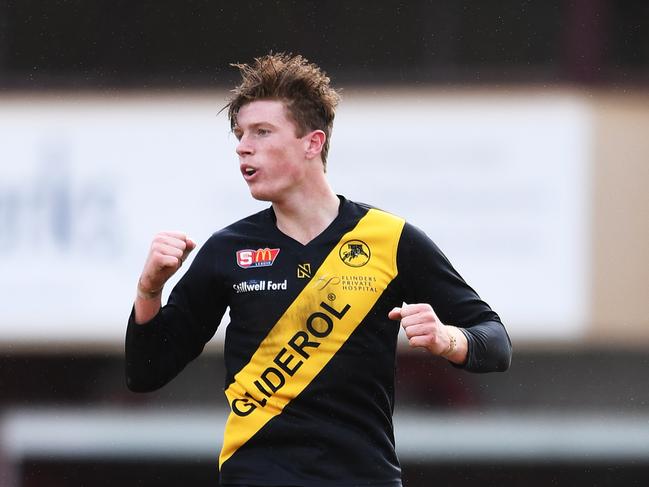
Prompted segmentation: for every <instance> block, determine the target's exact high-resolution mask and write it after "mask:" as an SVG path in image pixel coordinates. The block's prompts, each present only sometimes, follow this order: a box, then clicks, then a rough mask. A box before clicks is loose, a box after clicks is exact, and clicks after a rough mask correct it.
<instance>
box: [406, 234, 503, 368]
mask: <svg viewBox="0 0 649 487" xmlns="http://www.w3.org/2000/svg"><path fill="white" fill-rule="evenodd" d="M397 266H398V269H399V281H400V283H401V287H402V289H403V296H404V301H405V302H406V303H428V304H430V305H431V306H432V307H433V310H434V311H435V313H436V314H437V316H438V317H439V319H440V320H441V321H442V323H444V324H447V325H453V326H457V327H459V328H461V329H462V332H463V333H464V334H465V335H466V338H467V341H468V343H469V352H468V357H467V361H466V363H465V364H464V365H463V366H462V367H463V368H465V369H466V370H469V371H471V372H493V371H504V370H506V369H507V368H509V364H510V362H511V355H512V347H511V341H510V339H509V336H508V335H507V331H506V330H505V327H504V326H503V324H502V322H501V320H500V317H499V316H498V315H497V314H496V313H495V312H494V311H493V310H492V309H491V308H490V307H489V305H488V304H487V303H485V302H484V301H483V300H482V299H480V297H479V296H478V294H477V293H476V292H475V291H474V290H473V289H472V288H471V287H470V286H469V285H468V284H467V283H466V282H464V279H462V277H461V276H460V275H459V274H458V273H457V271H456V270H455V269H454V268H453V266H452V265H451V263H450V262H449V261H448V259H447V258H446V256H445V255H444V254H443V253H442V251H441V250H440V249H439V248H438V247H437V245H435V243H434V242H433V241H432V240H431V239H430V238H428V236H427V235H426V234H425V233H424V232H422V231H421V230H419V229H418V228H416V227H414V226H412V225H410V224H406V226H405V227H404V229H403V233H402V235H401V240H400V241H399V249H398V251H397Z"/></svg>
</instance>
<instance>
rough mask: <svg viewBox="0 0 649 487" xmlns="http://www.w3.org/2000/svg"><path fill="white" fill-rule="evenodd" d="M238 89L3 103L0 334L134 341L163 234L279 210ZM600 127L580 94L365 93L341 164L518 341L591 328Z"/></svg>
mask: <svg viewBox="0 0 649 487" xmlns="http://www.w3.org/2000/svg"><path fill="white" fill-rule="evenodd" d="M223 99H224V96H223V95H221V94H218V95H215V96H214V97H182V98H169V97H159V98H147V99H144V98H136V97H129V98H126V99H121V100H120V99H107V98H88V99H53V98H52V99H50V98H32V99H27V98H26V99H24V100H22V101H21V100H12V99H9V98H6V99H4V100H3V99H0V271H1V272H0V344H3V345H4V346H7V345H11V344H16V343H28V344H29V343H32V344H38V345H41V344H43V345H48V344H49V345H52V346H58V345H60V344H66V343H72V344H74V343H89V342H90V343H93V342H96V343H109V344H117V343H121V341H122V339H123V336H124V327H125V323H126V319H127V317H128V314H129V311H130V306H131V302H132V298H133V294H134V287H135V283H136V281H137V276H138V274H139V271H140V269H141V267H142V264H143V263H144V258H145V256H146V253H147V250H148V246H149V242H150V239H151V237H152V236H153V234H155V233H156V232H157V231H160V230H182V231H185V232H187V233H189V234H190V235H191V236H192V237H193V238H194V239H195V240H197V241H198V242H199V243H203V242H204V241H205V240H206V239H207V238H208V237H209V235H210V234H211V233H212V232H214V231H216V230H218V229H219V228H221V227H223V226H225V225H227V224H228V223H230V222H232V221H235V220H237V219H239V218H242V217H244V216H246V215H248V214H250V213H252V212H255V211H258V210H259V209H261V208H263V207H265V206H266V204H265V203H260V202H256V201H253V200H252V199H251V198H250V196H249V194H248V191H247V188H246V186H245V183H244V182H243V181H242V180H241V177H240V174H239V171H238V162H237V158H236V154H235V153H234V148H235V143H236V139H234V137H233V136H231V135H230V134H229V132H228V123H227V120H226V119H225V115H224V114H221V115H218V116H217V112H218V110H219V109H220V107H221V105H222V104H223V103H224V102H223V101H222V100H223ZM590 136H591V133H590V116H589V113H588V111H587V109H586V108H585V106H583V105H582V104H581V103H580V102H579V101H578V100H576V99H574V98H570V97H563V96H557V95H555V96H550V95H547V96H539V97H536V98H529V99H522V98H521V99H517V98H509V97H503V96H500V97H498V96H487V95H485V96H483V97H479V96H477V95H470V96H464V97H463V96H461V95H453V96H452V97H440V96H433V95H426V96H423V95H422V96H414V95H412V94H408V95H403V96H397V95H392V96H389V97H388V96H372V97H370V96H360V95H358V96H355V97H354V96H351V95H350V96H349V97H347V98H346V99H345V100H344V101H343V103H342V106H341V108H340V111H339V113H338V115H337V120H336V127H335V130H334V134H333V139H332V148H331V154H330V157H329V166H328V167H329V170H328V173H329V177H330V179H331V181H332V184H333V186H334V189H335V190H336V191H337V192H339V193H342V194H345V195H346V196H347V197H349V198H350V199H354V200H358V201H366V202H368V203H371V204H373V205H376V206H378V207H381V208H383V209H386V210H389V211H392V212H394V213H397V214H399V215H402V216H404V217H405V218H407V219H408V220H409V221H411V222H412V223H414V224H415V225H417V226H419V227H421V228H422V229H424V230H425V231H426V232H427V233H428V234H429V235H430V236H431V238H433V240H435V241H436V243H437V244H438V245H439V246H440V247H441V248H442V250H443V251H444V252H445V253H446V254H447V256H448V257H449V258H450V259H451V261H452V262H453V264H454V265H455V266H456V268H457V269H458V270H459V271H460V273H461V274H462V275H463V276H464V277H465V278H466V280H467V281H468V282H469V283H470V284H471V285H472V286H473V287H475V288H476V290H477V291H478V292H479V293H480V294H481V295H482V296H483V297H484V298H485V299H486V300H487V301H488V302H489V303H490V304H491V305H492V306H493V307H494V308H495V309H496V310H497V311H498V312H499V313H500V314H501V315H502V317H503V320H504V321H505V322H506V323H507V324H508V327H509V329H510V332H511V334H512V337H513V338H514V339H518V338H520V339H529V340H534V339H542V340H547V339H550V340H553V339H575V338H579V337H580V336H581V334H582V333H583V331H584V326H585V323H586V321H587V318H588V295H587V290H588V274H589V268H588V265H589V240H588V232H589V228H588V219H589V193H588V184H589V183H588V181H589V164H590V153H589V150H590V148H591V140H590ZM178 277H179V276H176V277H175V278H174V281H173V282H176V281H177V279H178ZM172 284H173V283H172ZM166 293H168V289H167V291H166ZM226 318H227V317H226ZM220 336H222V335H220Z"/></svg>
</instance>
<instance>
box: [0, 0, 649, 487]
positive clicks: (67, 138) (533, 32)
mask: <svg viewBox="0 0 649 487" xmlns="http://www.w3.org/2000/svg"><path fill="white" fill-rule="evenodd" d="M270 50H273V51H289V52H295V53H301V54H303V55H305V56H306V57H307V58H309V59H310V60H312V61H314V62H316V63H318V64H319V65H320V66H322V67H323V68H324V69H325V70H326V71H327V72H328V73H329V75H330V76H331V78H332V82H333V84H334V86H336V87H338V88H340V89H342V95H343V101H342V103H341V105H340V108H339V111H338V113H337V117H336V123H335V127H334V132H333V137H332V148H331V153H330V157H329V171H328V172H329V176H330V179H331V181H332V184H333V185H334V188H335V189H336V190H337V191H338V192H340V193H341V194H344V195H346V196H347V197H348V198H350V199H354V200H357V201H366V202H369V203H371V204H374V205H376V206H379V207H381V208H383V209H386V210H389V211H391V212H394V213H397V214H400V215H402V216H404V217H406V218H407V219H408V220H410V221H411V222H412V223H414V224H416V225H418V226H419V227H421V228H423V229H424V230H425V231H426V232H427V233H428V234H429V235H430V236H431V237H432V238H433V239H434V240H435V241H436V242H437V244H438V245H439V246H440V247H441V248H442V249H443V250H444V252H445V253H446V254H447V256H448V257H449V258H450V259H451V261H452V262H453V264H454V265H455V267H456V268H457V269H458V270H459V272H460V273H461V274H462V275H463V276H464V278H465V279H466V280H467V281H468V282H469V283H470V284H471V285H472V286H473V287H474V288H476V290H477V291H478V292H479V294H480V295H481V296H482V297H483V298H484V299H485V300H486V301H487V302H489V303H490V304H491V306H492V307H493V308H494V309H495V310H496V311H497V312H499V314H500V315H501V317H502V318H503V321H504V322H505V324H506V325H507V327H508V330H509V332H510V335H511V338H512V341H513V344H514V359H513V363H512V366H511V369H510V370H509V371H508V372H507V373H505V374H490V375H471V374H467V373H464V372H462V371H458V370H456V369H453V368H451V367H449V366H448V364H446V363H445V361H443V360H436V359H434V358H432V357H430V356H428V355H426V354H425V353H417V352H414V351H411V350H409V349H408V347H407V345H404V344H403V343H402V346H401V347H400V350H399V357H398V372H397V374H398V375H397V377H398V381H397V408H396V411H395V427H396V437H397V449H398V452H399V455H400V458H401V461H402V464H403V475H404V484H405V485H406V486H411V487H414V486H430V485H449V486H465V485H467V486H468V485H485V486H490V485H498V486H518V485H526V486H547V485H571V486H581V485H583V486H609V485H610V486H616V485H649V381H648V379H647V377H648V375H649V374H648V373H649V311H648V307H647V304H648V302H649V284H648V283H649V252H648V250H647V249H649V193H648V192H647V189H646V188H647V187H649V156H648V154H649V90H648V86H649V85H648V83H649V3H647V2H645V1H641V0H627V1H622V0H620V1H614V0H571V1H569V0H565V1H561V0H548V1H540V0H539V1H512V0H500V1H495V0H484V1H480V2H472V1H468V0H440V1H427V0H413V1H410V2H398V1H377V0H374V1H369V0H358V1H354V2H343V1H333V0H332V1H311V0H304V1H289V0H276V1H242V2H236V3H235V2H220V1H211V2H210V1H185V2H173V1H163V0H158V1H152V0H147V1H139V2H132V1H129V2H127V1H123V0H112V1H101V0H95V1H80V0H78V1H51V2H42V1H36V0H21V1H10V0H0V487H59V486H66V487H67V486H83V485H93V486H108V485H116V484H120V485H124V486H153V485H155V486H158V487H160V486H171V485H182V484H187V483H190V482H191V483H195V484H198V485H215V483H216V482H215V479H216V476H217V467H216V465H217V457H218V453H219V450H220V446H221V443H220V442H221V436H222V431H223V424H224V420H225V417H226V407H227V403H226V402H225V398H224V395H223V378H224V369H223V365H222V343H223V338H222V337H223V333H222V331H223V328H224V327H225V325H226V324H227V314H226V316H225V318H224V322H223V326H222V327H221V330H220V331H219V333H218V334H217V336H216V337H215V338H214V339H213V340H212V342H211V343H210V344H208V346H207V347H206V350H205V352H204V353H203V355H202V356H201V357H200V358H199V359H197V360H196V361H195V362H193V363H192V364H190V365H189V366H188V367H187V368H186V370H185V371H183V373H182V374H181V375H180V376H179V377H177V378H176V379H175V380H174V382H172V383H171V384H169V385H168V386H167V387H165V388H164V389H163V390H161V391H159V392H156V393H152V394H140V395H138V394H134V393H131V392H129V391H128V390H127V389H126V387H125V383H124V370H123V337H124V331H125V327H126V320H127V317H128V314H129V311H130V306H131V303H132V299H133V295H134V290H135V284H136V282H137V277H138V275H139V271H140V269H141V266H142V265H143V263H144V258H145V256H146V253H147V250H148V246H149V242H150V239H151V237H152V236H153V234H155V233H156V232H158V231H160V230H170V229H179V230H183V231H186V232H188V233H189V234H190V235H192V236H193V237H194V239H195V240H197V241H198V242H199V243H203V242H204V241H205V240H206V239H207V238H208V237H209V235H210V234H211V233H212V232H214V231H216V230H218V229H219V228H221V227H223V226H225V225H227V224H229V223H230V222H232V221H234V220H236V219H239V218H242V217H244V216H246V215H248V214H249V213H251V212H254V211H257V210H259V209H261V208H263V207H264V206H265V205H264V204H261V203H259V202H255V201H252V200H251V198H250V197H249V194H248V191H247V188H246V186H245V184H244V183H243V181H240V176H239V174H238V167H237V166H238V164H237V159H236V155H235V153H234V148H235V139H234V137H233V136H231V135H230V134H229V132H228V130H229V127H228V123H227V120H226V117H225V115H224V114H223V113H220V112H219V110H220V109H221V108H222V107H223V106H224V105H225V104H226V103H227V98H228V90H230V89H231V88H232V86H233V84H234V83H236V80H237V71H236V70H235V69H234V68H232V67H230V66H229V63H232V62H247V61H250V60H251V59H252V58H253V57H255V56H260V55H263V54H265V53H267V52H268V51H270ZM176 280H177V279H176ZM168 287H170V286H168ZM166 294H168V289H167V291H166V293H165V295H166Z"/></svg>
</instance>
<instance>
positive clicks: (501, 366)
mask: <svg viewBox="0 0 649 487" xmlns="http://www.w3.org/2000/svg"><path fill="white" fill-rule="evenodd" d="M492 360H493V361H492V370H493V371H494V372H505V371H506V370H508V369H509V366H510V365H511V364H512V343H511V341H510V339H509V336H507V337H506V340H503V341H502V342H501V344H500V346H498V347H495V350H494V353H493V359H492Z"/></svg>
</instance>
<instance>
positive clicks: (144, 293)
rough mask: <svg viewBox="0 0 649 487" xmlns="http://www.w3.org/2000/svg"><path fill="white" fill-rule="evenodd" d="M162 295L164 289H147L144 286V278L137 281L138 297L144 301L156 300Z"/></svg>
mask: <svg viewBox="0 0 649 487" xmlns="http://www.w3.org/2000/svg"><path fill="white" fill-rule="evenodd" d="M161 294H162V287H161V288H160V289H147V288H146V287H144V286H143V285H142V278H141V277H140V278H139V279H138V280H137V297H138V298H140V299H144V300H150V299H155V298H157V297H159V296H160V295H161Z"/></svg>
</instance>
